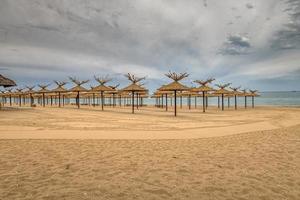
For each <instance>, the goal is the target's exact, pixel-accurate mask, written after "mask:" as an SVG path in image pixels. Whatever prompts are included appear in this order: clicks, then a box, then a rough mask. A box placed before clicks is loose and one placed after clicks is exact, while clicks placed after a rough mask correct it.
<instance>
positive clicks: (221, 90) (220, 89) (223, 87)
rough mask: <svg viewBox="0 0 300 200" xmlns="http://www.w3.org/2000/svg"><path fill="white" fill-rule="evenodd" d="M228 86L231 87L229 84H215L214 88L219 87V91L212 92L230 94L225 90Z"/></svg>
mask: <svg viewBox="0 0 300 200" xmlns="http://www.w3.org/2000/svg"><path fill="white" fill-rule="evenodd" d="M229 85H231V83H227V84H224V85H220V84H216V86H217V87H219V89H218V90H216V91H215V92H214V94H230V93H231V91H229V90H226V89H225V88H226V87H228V86H229Z"/></svg>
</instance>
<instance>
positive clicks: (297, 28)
mask: <svg viewBox="0 0 300 200" xmlns="http://www.w3.org/2000/svg"><path fill="white" fill-rule="evenodd" d="M286 3H287V6H289V8H288V9H286V10H285V11H289V13H288V15H289V18H290V21H289V23H286V24H285V26H284V27H283V28H282V29H281V30H279V31H278V32H277V33H276V34H275V35H274V38H273V40H272V44H271V48H273V49H275V50H288V49H300V1H298V0H289V1H287V2H286Z"/></svg>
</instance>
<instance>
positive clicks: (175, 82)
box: [159, 72, 190, 91]
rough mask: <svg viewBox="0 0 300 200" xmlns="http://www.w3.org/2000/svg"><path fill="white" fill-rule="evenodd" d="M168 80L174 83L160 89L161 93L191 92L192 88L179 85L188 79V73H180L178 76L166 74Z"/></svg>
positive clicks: (172, 73)
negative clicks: (181, 81)
mask: <svg viewBox="0 0 300 200" xmlns="http://www.w3.org/2000/svg"><path fill="white" fill-rule="evenodd" d="M165 75H166V76H167V77H168V78H170V79H172V80H173V82H171V83H169V84H167V85H163V86H161V87H160V88H159V90H161V91H183V90H189V89H190V88H189V87H187V86H185V85H183V84H181V83H179V81H180V80H182V79H184V78H186V77H188V76H189V75H188V74H187V73H180V74H177V73H175V72H169V73H167V74H165Z"/></svg>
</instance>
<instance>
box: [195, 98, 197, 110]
mask: <svg viewBox="0 0 300 200" xmlns="http://www.w3.org/2000/svg"><path fill="white" fill-rule="evenodd" d="M195 108H197V96H195Z"/></svg>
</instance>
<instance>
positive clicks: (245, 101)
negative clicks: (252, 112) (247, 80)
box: [245, 95, 247, 109]
mask: <svg viewBox="0 0 300 200" xmlns="http://www.w3.org/2000/svg"><path fill="white" fill-rule="evenodd" d="M246 108H247V96H246V95H245V109H246Z"/></svg>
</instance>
